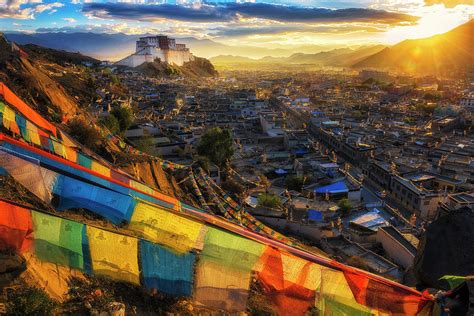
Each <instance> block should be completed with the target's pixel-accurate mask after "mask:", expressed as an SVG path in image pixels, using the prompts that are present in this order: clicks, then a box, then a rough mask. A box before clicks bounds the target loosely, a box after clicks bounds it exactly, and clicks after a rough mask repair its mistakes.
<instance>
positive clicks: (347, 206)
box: [337, 199, 352, 214]
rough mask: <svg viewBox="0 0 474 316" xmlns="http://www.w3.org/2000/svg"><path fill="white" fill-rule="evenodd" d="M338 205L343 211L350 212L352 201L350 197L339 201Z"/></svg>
mask: <svg viewBox="0 0 474 316" xmlns="http://www.w3.org/2000/svg"><path fill="white" fill-rule="evenodd" d="M337 206H339V208H340V209H341V211H342V213H344V214H348V213H349V212H350V211H351V209H352V203H351V201H349V199H342V200H340V201H339V203H337Z"/></svg>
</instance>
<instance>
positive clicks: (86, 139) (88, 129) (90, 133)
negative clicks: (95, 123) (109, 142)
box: [68, 118, 101, 150]
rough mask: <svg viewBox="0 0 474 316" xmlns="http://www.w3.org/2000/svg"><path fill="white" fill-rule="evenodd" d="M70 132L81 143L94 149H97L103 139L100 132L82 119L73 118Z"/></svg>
mask: <svg viewBox="0 0 474 316" xmlns="http://www.w3.org/2000/svg"><path fill="white" fill-rule="evenodd" d="M68 126H69V134H71V136H72V137H74V138H75V139H76V140H77V141H78V142H79V143H81V144H83V145H84V146H86V147H89V148H90V149H92V150H96V149H97V148H98V147H99V146H98V144H99V142H100V140H101V136H100V133H99V132H98V131H97V130H96V129H95V128H94V127H92V126H90V125H89V124H87V123H86V122H85V121H84V120H82V119H77V118H76V119H73V120H71V122H69V124H68Z"/></svg>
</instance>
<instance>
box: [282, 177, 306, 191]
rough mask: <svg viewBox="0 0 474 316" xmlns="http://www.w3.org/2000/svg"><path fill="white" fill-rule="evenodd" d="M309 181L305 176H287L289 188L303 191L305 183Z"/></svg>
mask: <svg viewBox="0 0 474 316" xmlns="http://www.w3.org/2000/svg"><path fill="white" fill-rule="evenodd" d="M307 182H309V180H308V179H305V177H299V176H287V177H286V178H285V186H286V188H287V189H288V190H295V191H301V190H302V188H303V185H304V184H305V183H307Z"/></svg>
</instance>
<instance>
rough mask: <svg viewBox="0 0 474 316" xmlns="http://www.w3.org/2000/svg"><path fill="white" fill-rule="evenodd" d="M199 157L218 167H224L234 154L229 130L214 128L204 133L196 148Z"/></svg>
mask: <svg viewBox="0 0 474 316" xmlns="http://www.w3.org/2000/svg"><path fill="white" fill-rule="evenodd" d="M197 152H198V154H199V155H201V156H206V157H208V158H209V159H210V160H211V161H212V162H213V163H215V164H216V165H218V166H219V167H225V165H226V164H227V162H228V161H229V159H230V158H231V157H232V155H233V154H234V146H233V141H232V135H231V133H230V131H229V130H227V129H224V130H223V129H221V128H219V127H214V128H211V129H209V130H207V131H206V133H205V134H204V135H203V136H202V137H201V140H200V141H199V144H198V146H197Z"/></svg>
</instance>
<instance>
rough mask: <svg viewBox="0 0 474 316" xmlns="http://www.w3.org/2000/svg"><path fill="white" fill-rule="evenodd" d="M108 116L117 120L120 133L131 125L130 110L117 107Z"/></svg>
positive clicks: (131, 115) (131, 116)
mask: <svg viewBox="0 0 474 316" xmlns="http://www.w3.org/2000/svg"><path fill="white" fill-rule="evenodd" d="M110 114H112V115H113V116H115V117H116V118H117V120H118V122H119V126H120V131H121V132H122V133H123V132H125V131H126V130H127V129H128V128H129V127H130V125H132V123H133V114H132V110H131V109H130V108H124V107H118V108H115V109H113V110H112V112H110Z"/></svg>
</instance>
